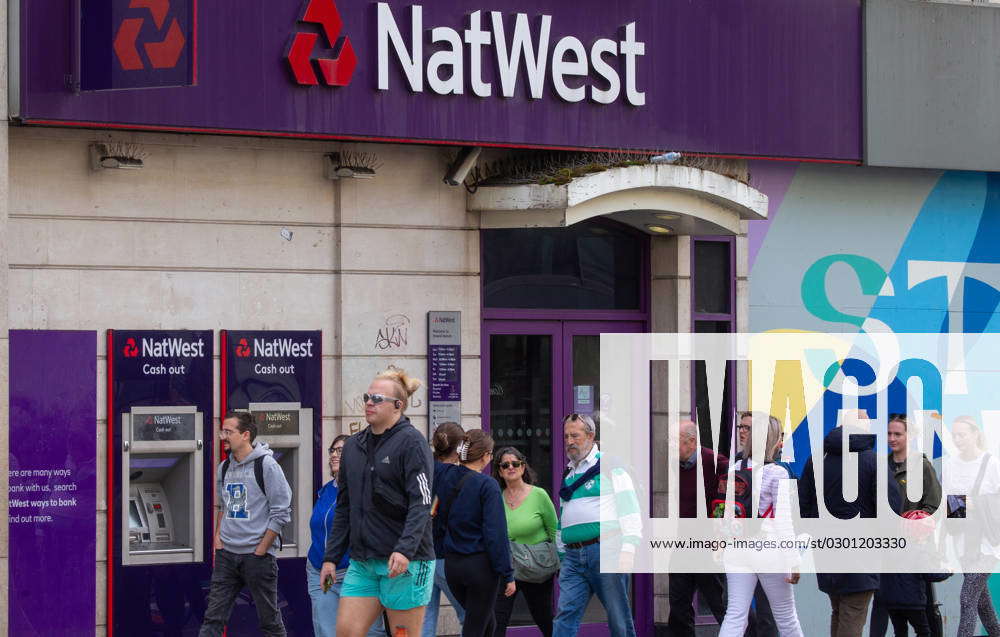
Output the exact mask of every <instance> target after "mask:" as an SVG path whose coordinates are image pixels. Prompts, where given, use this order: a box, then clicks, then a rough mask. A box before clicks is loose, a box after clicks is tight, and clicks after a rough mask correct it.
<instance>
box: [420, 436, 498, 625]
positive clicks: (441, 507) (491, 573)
mask: <svg viewBox="0 0 1000 637" xmlns="http://www.w3.org/2000/svg"><path fill="white" fill-rule="evenodd" d="M457 451H458V459H459V463H460V465H459V466H458V467H456V468H455V469H454V470H451V471H447V472H444V473H443V474H442V476H441V479H440V480H436V481H435V482H434V495H435V498H436V499H437V502H436V503H435V508H436V513H435V523H436V524H440V526H441V528H442V529H443V532H444V537H443V538H442V549H443V553H444V560H445V561H444V570H445V576H446V578H447V580H448V587H449V588H451V592H452V593H453V594H454V595H455V599H456V600H458V603H459V604H461V605H462V608H464V609H465V621H464V623H463V624H462V636H463V637H492V635H493V629H494V617H493V610H494V603H495V602H496V598H497V594H498V592H499V591H500V588H501V586H503V587H504V589H503V590H504V594H505V595H507V596H511V595H513V594H514V592H515V590H516V589H515V586H514V567H513V565H512V563H511V557H510V544H509V543H508V541H507V518H506V515H505V514H504V509H503V497H502V496H501V495H500V486H499V485H498V484H497V481H496V480H494V479H493V478H491V477H489V476H488V475H486V474H483V473H482V471H483V469H485V468H486V467H487V466H488V465H489V464H490V461H491V460H492V458H493V439H492V438H490V436H489V435H488V434H486V433H485V432H483V430H481V429H473V430H472V431H469V432H467V433H466V434H465V435H464V436H463V437H462V441H461V442H460V443H459V445H458V449H457Z"/></svg>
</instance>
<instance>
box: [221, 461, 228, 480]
mask: <svg viewBox="0 0 1000 637" xmlns="http://www.w3.org/2000/svg"><path fill="white" fill-rule="evenodd" d="M228 473H229V458H228V457H227V458H226V459H225V460H224V461H223V463H222V484H223V485H224V484H226V474H228Z"/></svg>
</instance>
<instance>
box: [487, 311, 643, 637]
mask: <svg viewBox="0 0 1000 637" xmlns="http://www.w3.org/2000/svg"><path fill="white" fill-rule="evenodd" d="M483 316H484V320H483V324H482V330H481V331H480V334H481V348H482V349H481V350H480V351H481V352H482V375H481V376H482V378H481V382H482V388H481V392H482V393H481V400H482V422H483V429H484V430H486V431H490V429H491V427H490V374H489V370H490V360H491V353H490V337H491V336H493V335H494V334H524V335H547V336H551V337H552V400H553V403H554V404H553V405H552V431H553V437H552V438H553V439H552V455H553V458H552V484H555V485H558V484H559V483H560V481H561V480H562V470H563V467H564V466H565V462H564V461H563V459H564V457H565V455H564V451H563V440H562V436H561V435H559V433H558V432H560V431H561V428H562V418H563V414H568V413H570V412H572V410H573V391H572V388H571V387H568V386H567V383H568V382H570V381H571V380H572V373H573V366H572V365H573V337H574V336H577V335H595V334H601V333H602V332H603V333H614V332H628V333H635V332H644V331H646V330H647V326H648V314H646V312H642V311H640V312H614V313H612V312H589V311H568V310H562V311H552V310H495V309H494V310H484V312H483ZM614 318H618V319H619V320H609V319H614ZM518 319H520V320H518ZM555 504H556V507H557V509H558V508H559V502H558V499H557V500H556V502H555ZM557 595H558V590H557ZM632 608H633V613H634V618H635V625H636V632H637V634H638V635H639V636H640V637H649V636H650V635H652V634H653V578H652V575H648V574H640V575H635V576H633V579H632ZM508 633H509V634H512V635H515V636H516V637H534V636H536V635H539V634H540V633H539V631H538V629H537V628H535V627H531V626H525V627H520V628H510V629H508ZM607 634H608V629H607V625H606V624H584V625H583V626H581V627H580V632H579V635H582V636H584V637H597V636H603V635H607Z"/></svg>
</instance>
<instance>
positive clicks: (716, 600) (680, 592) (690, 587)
mask: <svg viewBox="0 0 1000 637" xmlns="http://www.w3.org/2000/svg"><path fill="white" fill-rule="evenodd" d="M668 586H669V587H670V592H669V599H670V616H669V617H668V618H667V635H670V637H693V636H694V594H695V592H697V593H698V594H699V595H700V596H701V599H702V600H703V601H704V602H705V603H706V604H708V608H709V610H711V611H712V616H713V617H715V621H717V622H719V623H720V624H721V623H722V620H723V618H725V616H726V577H725V576H724V575H722V574H720V573H671V574H670V576H669V582H668ZM758 593H761V595H760V597H764V598H765V599H766V598H767V596H766V595H764V594H763V591H762V590H761V589H760V584H758V585H757V590H756V591H754V599H757V598H758ZM767 610H768V615H770V614H771V613H770V610H771V607H770V606H768V607H767ZM756 621H757V617H756V613H754V612H751V613H750V620H749V622H748V623H747V632H746V634H747V635H748V636H752V635H754V624H755V623H756ZM771 624H772V626H773V625H774V620H773V619H772V620H771Z"/></svg>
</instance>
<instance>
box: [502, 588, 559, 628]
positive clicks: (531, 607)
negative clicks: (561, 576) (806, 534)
mask: <svg viewBox="0 0 1000 637" xmlns="http://www.w3.org/2000/svg"><path fill="white" fill-rule="evenodd" d="M554 580H555V578H553V577H550V578H549V579H548V580H546V581H544V582H542V583H541V584H533V583H531V582H522V581H521V580H517V581H516V582H515V583H516V584H517V592H516V593H514V594H513V595H511V596H510V597H507V596H506V595H504V594H503V593H504V588H505V587H504V586H501V587H500V590H499V591H498V592H497V603H496V607H495V608H494V610H493V615H494V617H495V618H496V626H495V627H494V629H493V637H503V636H504V635H506V634H507V625H508V624H509V623H510V614H511V612H512V611H513V610H514V600H515V599H517V596H518V595H524V601H525V602H527V603H528V611H529V612H530V613H531V619H533V620H534V621H535V625H536V626H538V630H540V631H542V635H544V636H545V637H552V583H553V581H554Z"/></svg>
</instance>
